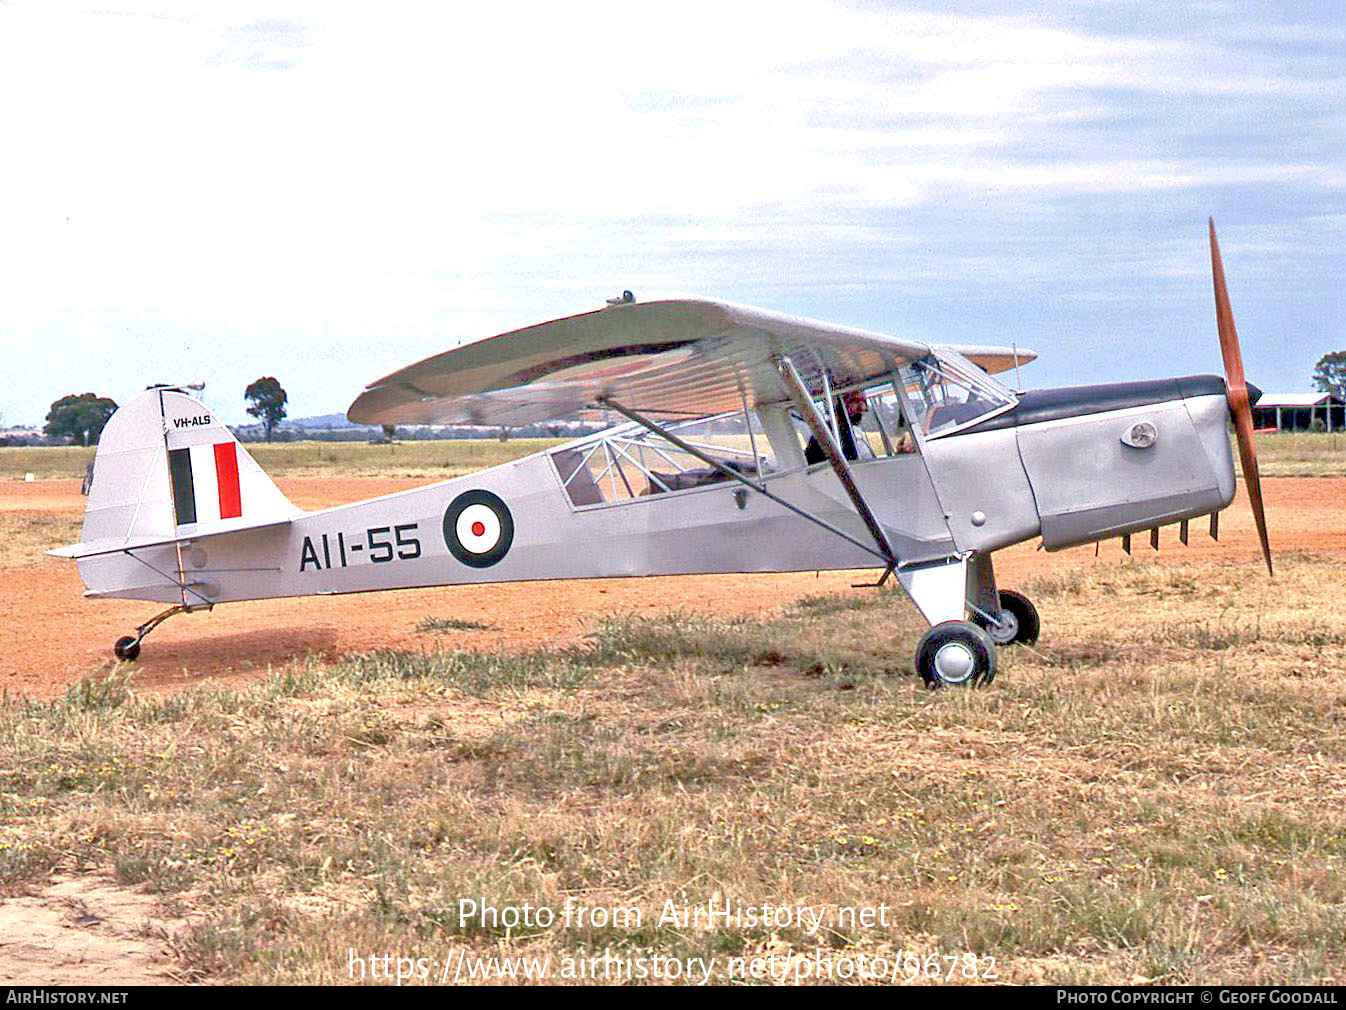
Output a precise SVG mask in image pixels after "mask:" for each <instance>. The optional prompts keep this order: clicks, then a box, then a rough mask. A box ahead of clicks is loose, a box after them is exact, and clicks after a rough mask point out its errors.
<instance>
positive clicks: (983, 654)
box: [916, 621, 995, 687]
mask: <svg viewBox="0 0 1346 1010" xmlns="http://www.w3.org/2000/svg"><path fill="white" fill-rule="evenodd" d="M916 672H917V673H919V674H920V675H921V679H922V680H923V681H925V684H926V686H927V687H942V686H944V685H946V684H947V685H949V686H950V687H961V686H963V685H965V684H989V683H991V681H993V680H994V679H995V643H993V642H992V641H991V636H990V635H988V634H987V633H986V632H985V630H983V629H982V628H979V627H977V626H976V625H975V624H969V623H968V622H967V621H945V622H944V623H943V624H936V625H935V626H934V627H933V628H931V629H930V630H929V631H927V632H926V633H925V636H924V637H923V638H922V639H921V644H920V645H918V646H916Z"/></svg>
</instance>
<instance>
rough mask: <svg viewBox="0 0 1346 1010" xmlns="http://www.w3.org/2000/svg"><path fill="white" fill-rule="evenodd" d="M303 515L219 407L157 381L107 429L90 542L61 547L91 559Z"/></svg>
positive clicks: (88, 513)
mask: <svg viewBox="0 0 1346 1010" xmlns="http://www.w3.org/2000/svg"><path fill="white" fill-rule="evenodd" d="M299 514H301V513H300V510H299V509H297V508H295V506H293V505H291V504H290V502H289V501H288V500H287V499H286V497H285V496H284V495H283V494H281V492H280V489H279V488H278V487H276V485H275V484H274V483H272V481H271V478H270V477H268V476H267V475H266V474H265V473H264V472H263V471H262V468H261V467H259V466H258V465H257V463H256V462H255V461H254V460H253V458H252V457H251V456H250V455H248V452H247V450H245V449H244V448H243V446H242V445H240V444H239V442H238V440H237V439H236V438H234V436H233V434H232V433H231V432H230V431H229V429H228V428H226V427H225V426H224V424H223V423H222V422H221V421H220V420H219V418H218V417H217V416H216V415H215V414H214V412H212V411H211V410H210V409H209V408H208V407H206V406H205V405H204V404H202V403H201V402H200V401H199V400H197V399H195V398H194V397H192V396H189V395H188V394H187V393H184V392H183V391H182V390H180V389H175V388H171V387H155V388H152V389H149V390H147V391H146V392H145V393H143V394H142V395H140V396H138V397H136V398H135V399H134V400H132V401H131V402H129V403H127V404H126V405H125V406H123V407H121V408H120V409H119V410H118V411H117V412H116V413H115V414H113V415H112V418H111V420H109V421H108V423H107V426H106V427H105V428H104V429H103V434H102V437H101V438H100V439H99V442H98V453H97V455H96V456H95V457H94V469H93V485H92V487H90V489H89V504H88V506H87V507H86V509H85V512H84V530H83V535H82V537H81V540H82V541H83V542H82V543H79V544H76V545H74V546H73V547H67V548H64V549H62V550H60V551H53V552H52V553H55V554H59V555H62V556H65V557H83V556H87V555H89V554H96V553H102V552H105V551H108V550H119V549H121V550H124V549H126V548H127V547H131V546H138V545H144V544H152V543H165V542H171V541H175V540H185V539H196V538H200V537H205V536H211V535H213V534H216V533H228V532H232V531H234V530H240V529H248V528H251V527H255V526H270V525H274V524H277V523H283V522H289V521H290V520H291V519H293V518H294V517H295V516H297V515H299Z"/></svg>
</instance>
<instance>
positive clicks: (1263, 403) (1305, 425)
mask: <svg viewBox="0 0 1346 1010" xmlns="http://www.w3.org/2000/svg"><path fill="white" fill-rule="evenodd" d="M1315 422H1317V424H1318V425H1320V426H1321V427H1322V428H1323V429H1324V430H1326V431H1341V430H1342V429H1343V428H1346V401H1343V400H1341V399H1340V398H1339V397H1335V396H1333V395H1332V394H1331V393H1264V394H1263V395H1262V398H1261V399H1260V400H1258V401H1257V406H1255V407H1254V408H1253V425H1254V426H1255V427H1257V428H1259V429H1272V430H1275V431H1312V430H1313V429H1314V428H1315Z"/></svg>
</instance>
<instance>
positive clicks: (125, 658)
mask: <svg viewBox="0 0 1346 1010" xmlns="http://www.w3.org/2000/svg"><path fill="white" fill-rule="evenodd" d="M112 652H113V655H115V656H116V657H117V658H118V659H120V660H121V661H122V662H123V663H134V662H135V661H136V657H137V656H139V655H140V639H138V638H135V637H134V636H132V635H127V636H125V637H124V638H119V639H117V644H116V645H114V646H113V647H112Z"/></svg>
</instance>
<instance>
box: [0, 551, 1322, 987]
mask: <svg viewBox="0 0 1346 1010" xmlns="http://www.w3.org/2000/svg"><path fill="white" fill-rule="evenodd" d="M1278 565H1279V570H1278V577H1277V579H1276V580H1275V582H1274V583H1271V584H1270V585H1268V584H1266V583H1265V582H1259V583H1258V591H1257V594H1256V596H1255V597H1252V596H1249V597H1248V598H1247V602H1246V603H1245V604H1243V605H1242V606H1239V607H1231V606H1230V604H1229V602H1228V601H1229V599H1230V597H1229V596H1228V594H1227V593H1225V592H1223V591H1222V586H1224V585H1227V584H1229V583H1233V582H1237V581H1239V580H1244V579H1247V578H1248V577H1249V575H1248V571H1247V567H1246V566H1244V565H1235V564H1229V563H1221V562H1216V561H1209V562H1199V563H1176V564H1166V565H1164V566H1162V567H1161V566H1158V565H1147V564H1142V563H1136V562H1126V563H1122V564H1118V565H1115V566H1108V567H1106V568H1098V569H1092V570H1089V571H1088V572H1081V573H1075V574H1068V575H1065V576H1060V577H1055V578H1052V579H1049V580H1043V581H1040V582H1039V583H1038V584H1036V585H1028V586H1025V587H1023V588H1025V590H1026V591H1027V592H1029V593H1030V594H1031V595H1033V596H1034V597H1035V598H1036V599H1037V600H1038V602H1039V604H1040V607H1041V609H1042V611H1043V613H1044V617H1045V619H1046V620H1047V621H1048V622H1049V626H1050V627H1051V635H1050V636H1049V641H1045V642H1044V644H1043V645H1042V646H1041V647H1039V648H1018V649H1015V650H1012V651H1009V652H1007V653H1004V654H1002V664H1003V665H1002V671H1001V676H1000V678H999V679H998V680H997V682H996V684H995V685H994V686H993V687H992V688H990V689H987V690H975V691H943V692H929V691H926V690H924V689H922V688H921V687H919V686H918V683H917V681H916V678H915V677H914V676H913V675H912V673H911V670H910V665H909V662H910V661H909V658H908V657H909V656H910V649H911V642H912V641H913V640H914V639H915V637H916V636H917V635H918V634H919V631H920V621H919V619H918V617H917V615H916V614H915V613H914V612H913V611H912V610H911V608H910V606H909V605H908V604H907V603H906V602H905V600H904V598H903V597H901V596H900V595H897V594H892V593H879V594H872V593H871V594H864V595H859V594H857V595H854V596H822V597H815V598H807V599H804V600H803V601H801V602H800V603H798V604H796V605H794V606H792V607H790V608H788V609H786V610H783V611H780V612H777V613H774V614H768V615H767V616H765V617H763V618H760V619H753V620H734V621H724V620H718V619H715V618H712V617H707V616H701V615H694V614H689V613H672V614H667V615H663V616H659V617H654V618H648V617H640V618H637V617H630V616H623V615H612V616H609V617H607V618H601V619H598V621H597V623H596V624H595V626H594V628H593V633H592V635H591V637H590V638H589V640H588V642H587V644H586V645H584V646H583V647H580V648H574V649H567V650H556V651H539V652H531V653H526V654H498V653H489V652H465V651H455V650H454V649H453V647H452V640H451V633H452V621H448V620H446V621H445V622H443V623H441V624H440V625H438V626H436V625H434V623H433V622H428V623H427V629H428V630H439V631H441V632H442V633H443V634H444V635H447V636H450V637H447V638H445V640H444V641H443V642H442V643H441V644H442V648H441V649H440V650H439V651H429V652H427V653H392V652H384V653H376V654H372V655H366V656H352V657H349V658H347V659H346V660H344V661H342V662H338V663H334V664H330V665H322V664H318V663H310V664H307V665H302V664H301V665H297V666H294V667H291V668H287V669H282V670H279V671H276V672H275V673H274V674H273V675H272V676H270V677H269V678H267V679H264V680H262V681H259V682H255V683H252V684H250V685H247V686H244V687H238V688H227V687H215V688H199V689H193V690H188V691H185V692H182V693H175V694H171V695H167V696H162V695H161V696H155V697H142V696H139V695H137V694H136V692H135V690H134V681H133V680H131V679H129V677H130V671H129V670H125V669H123V670H119V671H117V672H116V673H115V674H114V675H113V676H112V677H110V678H107V679H101V680H100V679H89V680H86V681H83V682H81V683H79V684H77V685H75V686H74V687H72V688H71V690H70V691H69V693H68V694H67V695H66V696H65V697H64V698H63V699H60V700H57V701H54V702H45V703H39V702H25V703H10V704H8V705H7V706H5V707H3V708H0V815H3V827H0V886H3V887H4V888H5V889H6V890H7V891H8V892H9V893H16V892H19V891H21V890H23V889H25V888H28V887H30V886H32V885H34V884H35V883H36V882H38V881H40V880H42V879H44V878H45V876H46V875H47V874H48V873H49V872H50V871H51V870H52V869H53V868H54V867H56V866H58V865H62V866H65V867H67V868H68V867H69V866H71V865H72V863H73V864H74V865H80V866H85V867H90V868H94V867H105V866H111V867H113V868H114V869H115V872H116V875H117V877H118V879H119V880H121V881H122V882H124V883H125V884H127V885H145V886H148V887H149V888H151V889H152V890H153V891H155V892H157V893H158V894H159V895H160V896H161V899H162V901H163V902H165V903H166V904H167V905H168V906H170V907H175V908H178V909H183V908H190V909H192V910H194V912H195V913H196V914H197V915H198V916H199V918H198V919H197V920H195V925H194V926H192V927H191V928H190V929H189V930H188V931H187V932H185V933H183V934H182V935H181V936H179V937H178V938H176V939H175V940H174V945H175V949H176V952H177V956H178V965H179V967H178V970H179V971H181V972H182V973H183V974H184V975H185V976H187V977H194V978H200V979H203V980H218V981H258V982H261V981H267V982H301V981H344V980H346V979H347V978H348V976H349V972H350V961H349V956H348V954H349V951H351V950H355V951H357V952H358V954H359V956H361V957H364V956H368V955H383V954H390V955H399V956H402V957H406V958H425V959H427V960H426V964H427V965H429V964H430V963H431V962H433V963H434V964H435V965H439V964H443V963H451V962H452V960H453V958H455V957H456V956H457V954H458V953H459V952H464V951H471V952H474V953H476V954H480V955H483V956H510V957H513V956H529V957H536V958H543V957H550V958H551V959H552V960H551V962H550V968H549V970H550V971H551V972H552V973H553V974H557V973H559V972H560V971H561V970H563V964H564V962H563V960H562V959H563V958H565V957H567V956H568V957H572V958H573V957H576V956H584V955H585V954H592V953H597V952H601V951H602V950H604V949H605V948H613V949H615V950H617V951H620V952H621V953H622V954H624V955H629V956H637V955H640V956H648V955H650V954H652V953H658V954H660V955H661V956H667V957H678V958H711V957H714V958H716V959H717V961H716V963H717V964H718V965H719V966H720V967H719V969H718V970H719V971H720V972H721V973H723V972H724V971H726V970H727V969H728V962H727V960H726V959H727V958H730V957H733V956H751V955H753V954H763V955H765V954H770V953H775V954H777V955H779V956H781V957H785V956H786V955H787V954H788V952H790V951H794V952H796V953H801V954H807V955H808V957H809V958H810V959H814V958H842V957H852V958H854V957H856V956H858V955H860V954H864V955H865V956H867V957H874V956H883V957H888V958H894V957H895V956H896V955H897V954H898V953H899V952H906V953H916V954H919V955H920V957H921V958H925V957H926V956H927V955H929V954H936V953H937V954H941V955H951V954H955V953H963V952H971V953H974V954H976V955H978V956H980V957H982V958H983V959H985V958H994V959H995V973H996V974H997V975H998V976H999V977H1000V978H1001V979H1008V980H1019V981H1042V980H1047V981H1052V982H1100V983H1103V982H1106V983H1117V982H1120V983H1125V982H1134V981H1141V980H1155V981H1163V982H1171V983H1177V982H1202V983H1214V982H1220V981H1224V982H1236V981H1237V982H1245V983H1256V982H1270V981H1278V982H1318V981H1325V980H1332V979H1337V980H1339V979H1340V978H1341V977H1342V976H1343V972H1344V971H1346V950H1344V949H1343V938H1344V937H1346V880H1343V877H1342V874H1341V863H1342V860H1343V858H1346V806H1343V800H1344V799H1346V785H1343V778H1342V775H1341V768H1342V766H1343V760H1344V759H1346V741H1344V739H1343V737H1342V735H1341V733H1340V725H1341V722H1342V720H1343V719H1344V718H1346V682H1343V679H1342V678H1341V676H1340V671H1341V668H1342V664H1343V660H1346V618H1342V617H1341V615H1340V612H1339V610H1330V611H1329V610H1324V609H1323V608H1321V607H1319V606H1318V605H1317V601H1318V599H1319V595H1320V593H1321V587H1322V586H1323V585H1326V584H1335V583H1336V581H1337V579H1338V576H1339V572H1340V563H1339V561H1338V560H1337V559H1335V558H1324V557H1318V556H1315V555H1310V554H1303V555H1295V556H1290V557H1282V558H1279V559H1278ZM1066 614H1068V615H1069V620H1064V619H1058V618H1059V617H1064V616H1065V615H1066ZM429 648H430V649H431V650H434V649H435V646H433V645H432V646H429ZM464 898H471V899H474V900H477V901H479V902H483V900H484V904H486V905H494V906H497V907H502V908H503V907H507V906H514V907H520V906H522V905H524V904H525V903H528V904H531V905H532V906H534V907H538V906H546V907H548V908H550V909H552V910H554V911H556V913H557V914H558V916H559V915H560V913H561V910H563V909H564V908H565V906H566V904H567V902H570V903H571V904H572V906H573V907H576V908H577V907H579V906H581V905H582V906H584V907H586V908H589V909H596V908H612V907H622V908H634V909H638V910H639V912H640V923H639V924H638V925H637V924H636V923H635V921H634V919H631V920H627V921H625V922H623V923H622V924H621V925H620V926H617V925H612V924H608V925H588V924H585V925H579V924H578V923H577V922H575V923H572V924H571V925H570V926H569V927H565V926H561V925H555V924H554V925H552V926H551V927H550V928H521V929H520V928H515V929H511V928H506V927H505V926H503V925H491V924H490V922H487V923H486V924H484V925H483V924H482V923H481V922H480V921H479V920H478V919H470V920H469V921H468V922H467V923H463V922H462V921H461V920H460V915H459V911H460V907H459V904H458V903H459V901H460V899H464ZM714 898H718V899H721V900H723V899H729V900H737V901H741V902H743V903H744V904H747V905H752V904H760V903H762V902H769V903H770V904H772V905H796V904H802V905H808V906H818V907H821V908H824V909H825V910H826V912H825V920H826V921H827V923H828V924H827V925H825V926H824V927H823V928H821V929H820V930H818V931H817V932H814V933H810V932H808V930H807V929H800V928H798V927H791V928H784V929H781V928H767V927H764V926H760V925H757V926H754V925H742V924H735V925H723V924H722V925H716V926H715V927H714V928H688V927H685V926H674V925H671V924H665V925H663V926H661V925H659V924H658V918H659V916H660V914H661V912H662V911H663V910H664V905H665V902H666V901H670V900H671V901H673V902H674V903H675V905H676V906H677V907H679V908H681V907H683V906H696V905H704V904H705V903H706V902H707V901H710V900H712V899H714ZM880 904H882V905H883V906H885V909H886V911H885V912H884V913H883V915H884V918H885V919H886V925H879V924H877V922H876V923H874V924H872V925H869V926H866V925H863V924H859V923H856V924H851V923H846V924H838V923H837V922H836V915H837V911H838V909H839V908H841V907H854V908H865V907H868V908H877V906H879V905H880ZM819 951H821V953H819ZM801 963H802V962H799V961H795V962H793V964H794V966H795V968H796V969H797V970H802V969H799V965H800V964H801ZM987 964H988V962H986V961H982V962H980V967H979V968H978V971H983V970H985V968H986V965H987ZM944 966H945V967H947V963H945V964H944ZM906 970H907V969H903V971H906ZM941 970H943V968H941ZM434 975H436V976H437V975H438V969H436V970H435V972H434Z"/></svg>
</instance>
